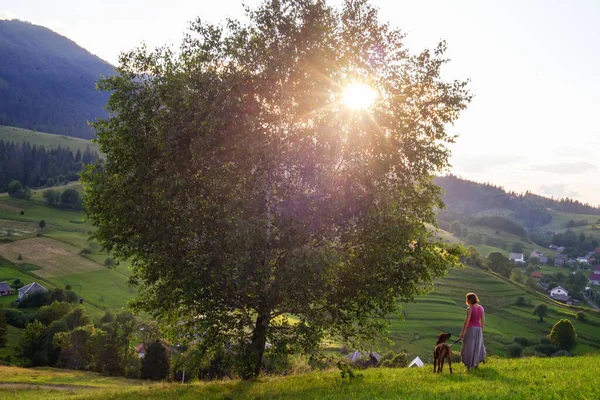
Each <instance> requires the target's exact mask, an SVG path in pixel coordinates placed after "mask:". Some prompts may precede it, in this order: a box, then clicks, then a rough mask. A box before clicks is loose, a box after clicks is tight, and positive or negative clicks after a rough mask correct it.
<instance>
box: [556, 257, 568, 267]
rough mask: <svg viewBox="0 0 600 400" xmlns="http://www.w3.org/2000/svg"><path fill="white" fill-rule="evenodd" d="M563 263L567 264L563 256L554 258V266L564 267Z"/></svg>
mask: <svg viewBox="0 0 600 400" xmlns="http://www.w3.org/2000/svg"><path fill="white" fill-rule="evenodd" d="M563 265H565V259H564V258H562V257H556V258H555V259H554V266H555V267H562V266H563Z"/></svg>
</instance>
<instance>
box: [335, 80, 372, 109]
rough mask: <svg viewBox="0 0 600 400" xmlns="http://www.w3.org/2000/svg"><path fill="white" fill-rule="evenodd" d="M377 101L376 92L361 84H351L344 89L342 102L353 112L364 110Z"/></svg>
mask: <svg viewBox="0 0 600 400" xmlns="http://www.w3.org/2000/svg"><path fill="white" fill-rule="evenodd" d="M376 99H377V92H375V91H374V90H373V89H371V88H370V87H369V86H367V85H365V84H362V83H353V84H351V85H348V86H346V87H345V88H344V93H343V96H342V102H343V103H344V105H345V106H346V107H348V108H351V109H353V110H366V109H367V108H370V107H371V106H372V105H373V103H375V100H376Z"/></svg>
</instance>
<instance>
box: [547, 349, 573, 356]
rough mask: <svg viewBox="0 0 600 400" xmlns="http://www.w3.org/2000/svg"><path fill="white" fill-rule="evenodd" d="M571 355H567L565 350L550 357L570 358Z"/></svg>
mask: <svg viewBox="0 0 600 400" xmlns="http://www.w3.org/2000/svg"><path fill="white" fill-rule="evenodd" d="M572 355H573V354H571V353H569V352H568V351H566V350H559V351H557V352H556V353H553V354H552V355H551V356H550V357H571V356H572Z"/></svg>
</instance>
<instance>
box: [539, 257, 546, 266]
mask: <svg viewBox="0 0 600 400" xmlns="http://www.w3.org/2000/svg"><path fill="white" fill-rule="evenodd" d="M540 264H544V265H546V264H548V257H546V256H541V257H540Z"/></svg>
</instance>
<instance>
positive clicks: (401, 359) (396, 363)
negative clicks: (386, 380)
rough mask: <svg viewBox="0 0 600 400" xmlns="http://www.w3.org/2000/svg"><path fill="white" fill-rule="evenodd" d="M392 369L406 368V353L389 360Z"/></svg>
mask: <svg viewBox="0 0 600 400" xmlns="http://www.w3.org/2000/svg"><path fill="white" fill-rule="evenodd" d="M391 366H392V368H406V367H407V366H408V356H407V355H406V353H404V352H401V353H398V354H396V356H395V357H394V358H392V360H391Z"/></svg>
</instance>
